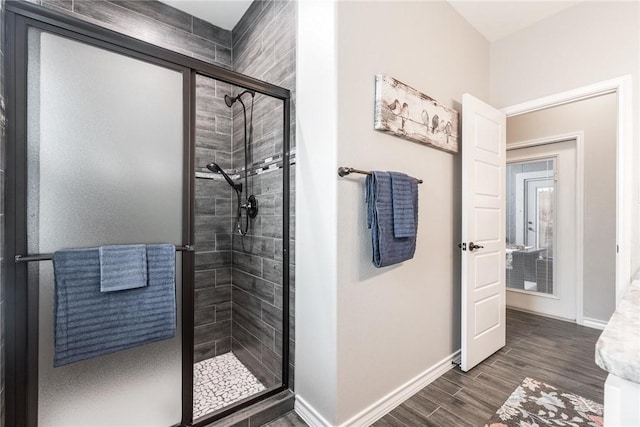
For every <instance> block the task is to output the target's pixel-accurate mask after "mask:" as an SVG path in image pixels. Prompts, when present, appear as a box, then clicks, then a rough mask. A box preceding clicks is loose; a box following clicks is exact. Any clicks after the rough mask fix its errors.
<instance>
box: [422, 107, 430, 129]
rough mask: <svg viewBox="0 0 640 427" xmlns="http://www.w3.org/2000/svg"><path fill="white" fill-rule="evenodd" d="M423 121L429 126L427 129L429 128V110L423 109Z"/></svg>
mask: <svg viewBox="0 0 640 427" xmlns="http://www.w3.org/2000/svg"><path fill="white" fill-rule="evenodd" d="M422 123H424V125H425V126H426V127H427V130H428V129H429V113H427V110H422Z"/></svg>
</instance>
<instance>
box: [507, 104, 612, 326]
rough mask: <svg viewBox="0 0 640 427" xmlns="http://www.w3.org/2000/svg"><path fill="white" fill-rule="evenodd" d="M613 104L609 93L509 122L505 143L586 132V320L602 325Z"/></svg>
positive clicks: (607, 278)
mask: <svg viewBox="0 0 640 427" xmlns="http://www.w3.org/2000/svg"><path fill="white" fill-rule="evenodd" d="M616 104H617V98H616V95H615V94H609V95H604V96H599V97H597V98H591V99H587V100H583V101H579V102H574V103H571V104H566V105H562V106H558V107H554V108H549V109H546V110H542V111H536V112H534V113H528V114H523V115H521V116H516V117H509V118H508V119H507V144H511V143H514V142H520V141H527V140H531V139H539V138H544V137H549V136H554V135H561V134H567V133H572V132H576V131H583V132H584V178H585V179H584V242H585V246H584V269H583V272H584V294H583V295H584V296H583V304H584V317H586V318H590V319H596V320H602V321H605V322H606V321H608V320H609V317H611V314H612V313H613V310H614V309H615V259H616V238H615V237H616V223H615V218H616V216H615V215H616V112H617V105H616ZM559 226H561V224H559Z"/></svg>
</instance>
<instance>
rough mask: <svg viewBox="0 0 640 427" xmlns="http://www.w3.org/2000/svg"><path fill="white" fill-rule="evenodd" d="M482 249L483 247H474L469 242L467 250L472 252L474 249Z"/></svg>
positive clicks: (474, 245)
mask: <svg viewBox="0 0 640 427" xmlns="http://www.w3.org/2000/svg"><path fill="white" fill-rule="evenodd" d="M482 248H484V246H480V245H476V244H475V243H473V242H469V250H470V251H473V250H474V249H482Z"/></svg>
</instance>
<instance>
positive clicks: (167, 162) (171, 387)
mask: <svg viewBox="0 0 640 427" xmlns="http://www.w3.org/2000/svg"><path fill="white" fill-rule="evenodd" d="M28 42H29V43H28V89H27V97H28V111H27V121H28V136H27V145H28V159H27V161H28V177H27V179H28V184H29V185H28V190H27V214H28V224H27V240H28V242H27V243H28V250H29V253H31V254H37V253H47V252H53V251H56V250H59V249H64V248H82V247H95V246H101V245H108V244H127V243H159V242H168V243H173V244H175V245H181V244H182V231H183V220H184V218H183V151H184V140H183V94H182V87H183V76H182V74H181V73H180V72H177V71H174V70H170V69H166V68H164V67H160V66H157V65H154V64H150V63H147V62H144V61H140V60H137V59H133V58H130V57H127V56H124V55H120V54H117V53H113V52H110V51H107V50H104V49H101V48H97V47H94V46H90V45H88V44H85V43H82V42H78V41H75V40H72V39H69V38H65V37H61V36H58V35H54V34H52V33H48V32H46V31H41V30H38V29H36V28H30V29H29V34H28ZM158 88H162V90H158ZM180 261H181V257H178V258H177V260H176V262H177V265H176V290H177V297H178V298H177V303H178V308H177V309H178V311H179V310H180V298H179V296H180V295H181V277H182V272H181V263H180ZM28 268H29V270H28V282H29V284H28V286H29V287H30V288H31V289H34V290H35V292H34V293H35V294H36V295H38V297H39V304H38V305H39V316H38V317H39V325H30V327H31V328H38V331H37V335H36V336H37V337H38V361H39V363H38V372H37V374H38V425H39V426H42V427H47V426H65V427H67V426H68V427H72V426H109V427H117V426H132V425H135V426H143V425H145V426H152V425H153V426H168V425H174V424H176V423H177V422H179V421H180V418H181V404H180V403H181V337H180V330H181V327H180V325H178V327H177V333H176V336H175V337H174V338H172V339H169V340H164V341H160V342H156V343H152V344H147V345H142V346H139V347H135V348H131V349H128V350H125V351H120V352H117V353H112V354H108V355H104V356H100V357H96V358H92V359H87V360H83V361H79V362H76V363H72V364H69V365H66V366H61V367H57V368H54V367H53V352H54V332H53V320H54V319H53V313H54V310H53V308H54V276H53V265H52V263H51V262H48V261H43V262H39V263H30V264H29V267H28ZM31 307H33V305H32V306H31ZM95 309H96V310H99V309H100V308H99V307H96V308H95ZM177 318H178V319H180V315H178V316H177ZM30 333H31V334H33V333H34V332H33V330H31V332H30Z"/></svg>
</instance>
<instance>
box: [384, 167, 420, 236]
mask: <svg viewBox="0 0 640 427" xmlns="http://www.w3.org/2000/svg"><path fill="white" fill-rule="evenodd" d="M389 175H390V176H391V199H392V202H393V235H394V236H395V237H415V235H416V231H417V227H416V224H417V221H416V220H417V218H416V214H415V211H416V210H417V209H418V205H417V204H418V180H416V179H415V178H412V177H410V176H408V175H405V174H403V173H400V172H389Z"/></svg>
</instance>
